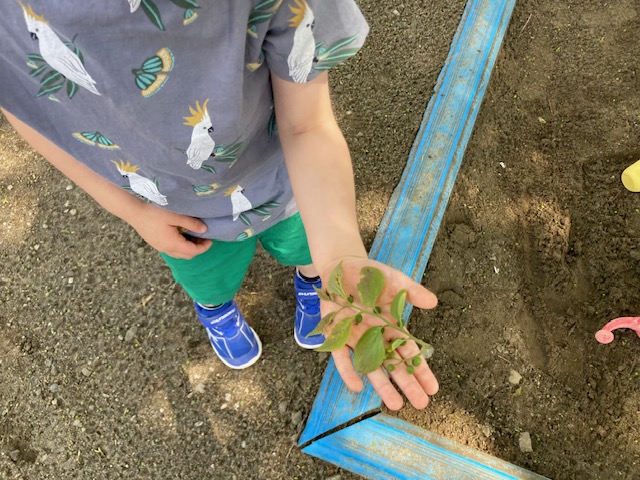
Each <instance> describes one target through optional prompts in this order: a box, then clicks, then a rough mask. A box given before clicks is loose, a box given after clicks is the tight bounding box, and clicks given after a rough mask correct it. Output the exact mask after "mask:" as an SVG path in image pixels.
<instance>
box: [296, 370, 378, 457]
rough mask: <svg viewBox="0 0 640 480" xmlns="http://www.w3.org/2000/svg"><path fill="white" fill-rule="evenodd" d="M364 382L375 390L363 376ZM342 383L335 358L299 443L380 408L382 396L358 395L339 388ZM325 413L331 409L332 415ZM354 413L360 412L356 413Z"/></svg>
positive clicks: (323, 381)
mask: <svg viewBox="0 0 640 480" xmlns="http://www.w3.org/2000/svg"><path fill="white" fill-rule="evenodd" d="M362 381H363V382H364V384H365V390H373V389H372V388H371V384H370V383H369V381H368V380H367V379H366V377H363V379H362ZM340 384H342V379H341V378H340V375H339V374H338V370H336V366H335V363H334V362H333V359H330V360H329V365H328V366H327V370H326V371H325V375H324V377H323V378H322V383H321V384H320V389H319V391H318V395H316V399H315V401H314V402H313V408H312V409H311V415H309V419H308V420H307V424H306V425H305V429H304V431H303V432H302V435H301V436H300V440H299V444H300V445H303V444H305V443H306V442H308V441H310V440H313V439H314V438H316V437H317V436H318V435H322V434H323V433H325V432H327V431H329V430H331V429H332V428H334V427H337V426H339V425H342V424H343V423H346V422H348V421H350V420H352V419H353V418H354V417H356V416H359V415H361V414H364V413H368V412H371V411H373V410H378V411H379V410H380V397H378V396H377V395H356V394H354V393H352V392H350V391H348V390H347V391H346V392H344V391H342V389H340V388H336V385H340ZM323 412H328V413H329V414H330V415H331V416H330V417H328V418H327V417H324V416H323V415H322V413H323ZM353 412H360V413H358V414H357V415H354V414H353Z"/></svg>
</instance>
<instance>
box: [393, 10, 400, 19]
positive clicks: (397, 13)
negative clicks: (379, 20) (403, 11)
mask: <svg viewBox="0 0 640 480" xmlns="http://www.w3.org/2000/svg"><path fill="white" fill-rule="evenodd" d="M391 13H393V14H394V15H395V16H396V17H399V16H400V12H399V11H398V10H394V11H392V12H391Z"/></svg>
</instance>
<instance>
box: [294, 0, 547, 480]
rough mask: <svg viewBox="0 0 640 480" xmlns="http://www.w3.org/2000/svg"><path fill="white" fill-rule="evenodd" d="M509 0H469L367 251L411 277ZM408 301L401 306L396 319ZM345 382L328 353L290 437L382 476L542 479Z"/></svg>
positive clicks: (468, 126) (466, 133) (429, 238)
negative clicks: (395, 411) (410, 419)
mask: <svg viewBox="0 0 640 480" xmlns="http://www.w3.org/2000/svg"><path fill="white" fill-rule="evenodd" d="M514 6H515V0H469V2H468V4H467V6H466V8H465V11H464V14H463V17H462V19H461V22H460V25H459V27H458V30H457V32H456V35H455V37H454V39H453V42H452V45H451V49H450V51H449V56H448V58H447V61H446V63H445V65H444V67H443V69H442V72H441V73H440V76H439V78H438V82H437V84H436V87H435V93H434V95H433V96H432V98H431V100H430V101H429V105H428V106H427V110H426V112H425V115H424V118H423V121H422V124H421V127H420V130H419V132H418V135H417V137H416V140H415V142H414V145H413V147H412V149H411V152H410V155H409V160H408V163H407V166H406V168H405V170H404V173H403V176H402V179H401V180H400V183H399V185H398V187H397V188H396V190H395V191H394V193H393V195H392V197H391V201H390V202H389V206H388V208H387V211H386V213H385V215H384V218H383V220H382V222H381V225H380V228H379V230H378V234H377V236H376V239H375V240H374V243H373V246H372V248H371V251H370V257H371V258H374V259H376V260H379V261H381V262H384V263H387V264H389V265H391V266H393V267H395V268H397V269H399V270H401V271H403V272H405V273H406V274H407V275H409V276H410V277H412V278H414V279H415V280H416V281H418V282H419V281H421V280H422V276H423V274H424V270H425V268H426V265H427V260H428V258H429V255H430V254H431V250H432V247H433V243H434V241H435V237H436V234H437V232H438V228H439V226H440V223H441V221H442V217H443V215H444V211H445V208H446V206H447V203H448V201H449V196H450V194H451V190H452V189H453V184H454V182H455V178H456V176H457V174H458V170H459V169H460V164H461V162H462V157H463V154H464V151H465V149H466V146H467V143H468V140H469V137H470V136H471V131H472V129H473V126H474V123H475V120H476V117H477V115H478V111H479V108H480V104H481V103H482V99H483V96H484V92H485V90H486V87H487V84H488V82H489V77H490V76H491V71H492V70H493V65H494V64H495V60H496V57H497V55H498V52H499V50H500V46H501V44H502V39H503V38H504V35H505V32H506V29H507V26H508V24H509V19H510V18H511V13H512V12H513V8H514ZM410 313H411V306H407V309H406V310H405V312H404V317H405V319H408V317H409V314H410ZM363 381H364V383H365V388H364V390H363V391H362V392H360V393H359V394H355V393H353V392H351V391H350V390H348V389H347V388H346V387H345V386H344V383H343V382H342V379H341V378H340V375H339V374H338V372H337V370H336V368H335V364H334V363H333V361H332V360H330V361H329V366H328V367H327V370H326V372H325V375H324V377H323V380H322V383H321V385H320V390H319V392H318V395H317V397H316V400H315V402H314V405H313V408H312V411H311V414H310V416H309V419H308V421H307V424H306V426H305V429H304V431H303V432H302V435H301V437H300V441H299V444H300V445H301V447H302V451H304V452H305V453H308V454H310V455H313V456H316V457H318V458H321V459H323V460H326V461H328V462H331V463H334V464H336V465H338V466H340V467H342V468H345V469H347V470H351V471H353V472H355V473H358V474H361V475H364V476H366V477H367V478H383V479H387V478H388V479H394V480H395V479H405V478H406V479H414V478H432V479H441V478H442V479H445V478H446V479H479V478H482V479H494V478H495V479H507V478H509V479H514V478H517V479H542V478H544V477H541V476H539V475H537V474H534V473H532V472H529V471H527V470H524V469H522V468H520V467H517V466H515V465H512V464H510V463H508V462H505V461H503V460H500V459H498V458H495V457H491V456H490V455H485V454H482V453H480V452H477V451H475V450H472V449H470V448H468V447H464V446H462V445H458V444H456V443H455V442H452V441H450V440H448V439H446V438H444V437H442V436H440V435H437V434H434V433H431V432H428V431H426V430H424V429H420V428H418V427H416V426H415V425H412V424H410V423H407V422H404V421H402V420H399V419H396V418H394V417H391V416H389V415H386V414H384V413H381V409H380V407H381V400H380V397H379V396H378V395H377V394H376V393H375V391H374V390H373V388H372V387H371V384H370V383H369V382H368V381H367V380H366V379H363Z"/></svg>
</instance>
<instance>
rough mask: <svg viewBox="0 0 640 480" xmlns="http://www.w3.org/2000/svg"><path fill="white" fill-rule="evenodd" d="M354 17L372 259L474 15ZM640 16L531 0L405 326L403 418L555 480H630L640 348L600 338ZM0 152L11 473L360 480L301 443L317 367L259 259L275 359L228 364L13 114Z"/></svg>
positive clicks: (632, 148) (0, 423) (346, 114)
mask: <svg viewBox="0 0 640 480" xmlns="http://www.w3.org/2000/svg"><path fill="white" fill-rule="evenodd" d="M360 3H361V5H362V7H363V10H364V11H365V14H366V15H367V17H368V19H369V21H370V23H371V26H372V31H371V36H370V39H369V41H368V44H367V46H366V48H365V49H364V50H363V52H362V53H361V54H360V55H359V56H358V57H357V58H356V59H354V60H353V61H351V62H349V64H348V65H346V66H344V67H340V68H339V69H338V70H337V71H336V72H335V73H334V75H333V77H332V83H333V89H334V94H335V105H336V112H337V114H338V117H339V121H340V123H341V125H342V126H343V128H344V131H345V135H346V136H347V139H348V141H349V143H350V145H351V149H352V154H353V157H354V163H355V173H356V183H357V189H358V196H359V199H360V206H359V211H360V218H361V227H362V231H363V236H364V238H365V241H366V242H367V244H368V245H370V244H371V242H372V240H373V237H374V236H375V232H376V229H377V226H378V224H379V222H380V220H381V218H382V215H383V213H384V210H385V208H386V205H387V202H388V200H389V197H390V195H391V192H392V190H393V188H394V187H395V185H396V184H397V182H398V180H399V178H400V175H401V173H402V169H403V167H404V163H405V161H406V158H407V154H408V152H409V148H410V146H411V143H412V141H413V138H414V136H415V133H416V132H417V129H418V126H419V124H420V121H421V117H422V113H423V112H424V109H425V107H426V102H427V100H428V98H429V97H430V95H431V91H432V88H433V85H434V83H435V81H436V78H437V75H438V73H439V70H440V68H441V65H442V63H443V62H444V59H445V57H446V54H447V50H448V48H449V45H450V42H451V39H452V37H453V34H454V31H455V28H456V27H457V24H458V22H459V20H460V15H461V12H462V9H463V7H464V2H463V1H460V0H458V1H451V2H438V1H435V0H429V1H424V2H413V3H401V2H399V1H394V0H383V1H377V2H372V1H369V0H367V1H362V2H360ZM418 3H420V4H419V5H417V4H418ZM639 14H640V2H638V1H637V0H619V1H617V2H603V1H597V0H567V1H564V2H557V1H555V0H518V2H517V5H516V9H515V12H514V15H513V19H512V23H511V26H510V28H509V31H508V34H507V37H506V39H505V42H504V47H503V50H502V52H501V54H500V57H499V59H498V62H497V65H496V69H495V72H494V74H493V76H492V80H491V83H490V85H489V88H488V91H487V95H486V98H485V102H484V105H483V107H482V110H481V113H480V116H479V119H478V122H477V125H476V129H475V132H474V135H473V137H472V139H471V143H470V146H469V149H468V151H467V154H466V156H465V160H464V163H463V167H462V169H461V171H460V174H459V177H458V181H457V184H456V187H455V189H454V192H453V194H452V198H451V202H450V205H449V208H448V211H447V213H446V216H445V219H444V222H443V225H442V227H441V231H440V234H439V237H438V239H437V241H436V244H435V248H434V251H433V254H432V256H431V260H430V263H429V266H428V269H427V272H426V274H425V280H424V283H425V285H427V286H428V287H429V288H431V289H432V290H434V291H435V292H436V293H437V294H438V295H439V298H440V305H439V307H437V309H436V310H434V311H432V312H427V313H419V312H416V313H415V314H414V315H413V317H412V327H413V329H414V331H415V333H416V334H417V335H418V336H420V337H422V338H425V339H427V340H428V341H430V342H431V343H432V344H433V345H434V346H435V348H436V354H435V356H434V358H433V359H432V361H431V364H432V367H433V369H434V371H435V372H436V374H437V375H438V377H439V379H440V382H441V391H440V393H439V394H438V395H437V396H436V397H434V399H433V401H432V404H431V406H430V407H429V408H428V409H427V410H425V411H415V410H413V409H411V408H408V407H407V408H405V409H403V410H402V411H401V412H399V414H398V415H399V416H401V417H402V418H405V419H407V420H409V421H411V422H413V423H415V424H418V425H420V426H423V427H425V428H427V429H429V430H432V431H434V432H436V433H440V434H442V435H445V436H447V437H448V438H451V439H453V440H455V441H457V442H460V443H463V444H466V445H469V446H471V447H473V448H476V449H478V450H481V451H484V452H487V453H490V454H492V455H495V456H497V457H500V458H502V459H504V460H507V461H510V462H513V463H516V464H518V465H521V466H523V467H525V468H528V469H530V470H533V471H535V472H537V473H540V474H542V475H545V476H548V477H550V478H554V479H581V480H582V479H614V478H621V479H634V478H640V444H639V441H640V440H639V439H640V435H639V430H640V426H639V425H640V422H639V420H640V356H639V354H638V352H639V351H640V350H639V349H640V339H638V338H637V337H636V336H635V335H634V334H632V333H630V332H619V333H616V340H615V341H614V343H613V344H610V345H600V344H598V343H597V342H596V341H595V339H594V333H595V332H596V331H597V330H598V329H599V328H600V327H601V326H602V325H603V324H604V323H606V322H607V321H609V320H610V319H612V318H614V317H617V316H623V315H636V314H640V288H638V286H639V284H640V281H638V278H639V274H640V267H639V265H638V260H640V250H638V249H637V247H636V243H637V236H638V232H639V231H640V197H638V196H637V195H638V194H632V193H630V192H628V191H626V190H625V189H624V188H623V187H622V185H621V183H620V181H619V176H620V173H621V172H622V170H623V169H624V168H625V167H626V166H627V165H629V164H631V163H633V162H634V161H636V160H638V159H640V146H639V145H640V144H639V141H638V140H639V138H638V137H639V132H640V119H639V117H638V115H639V114H640V88H639V87H640V85H639V81H638V76H637V74H636V65H637V52H638V51H640V38H639V37H638V35H637V32H638V31H639V29H640V25H639V24H640V17H639V16H638V15H639ZM0 158H1V161H0V188H1V190H0V208H1V209H2V216H1V220H0V222H1V228H0V262H1V264H2V267H1V271H0V476H1V477H2V478H5V477H6V478H25V479H31V478H38V479H40V478H52V479H53V478H55V479H63V478H74V479H101V478H105V479H106V478H108V479H113V478H185V479H192V478H193V479H196V478H198V479H200V478H215V479H234V478H243V479H244V478H247V479H253V478H255V479H280V478H305V479H324V478H330V477H331V478H334V479H337V478H341V479H343V480H345V479H346V480H348V479H355V478H356V477H355V476H354V475H352V474H351V473H349V472H345V471H341V470H339V469H337V468H336V467H334V466H332V465H329V464H327V463H325V462H323V461H320V460H317V459H314V458H312V457H309V456H307V455H305V454H302V453H301V452H300V451H299V450H298V449H297V447H296V446H295V440H296V438H297V435H298V434H299V433H300V431H301V429H302V428H303V425H304V420H305V418H306V416H307V415H308V413H309V410H310V408H311V404H312V402H313V399H314V397H315V394H316V392H317V388H318V384H319V380H320V378H321V375H322V372H323V370H324V368H325V364H326V358H327V357H326V356H323V355H317V354H315V353H310V352H304V351H301V350H299V349H298V348H297V347H296V346H295V343H294V342H293V340H292V338H291V335H290V330H291V323H292V320H291V316H292V313H293V297H292V295H291V291H292V281H291V272H290V271H289V270H288V269H285V268H282V267H280V266H278V265H277V264H275V262H274V261H273V260H271V259H270V258H268V257H267V256H266V255H265V254H264V253H263V252H260V253H259V254H258V257H257V259H256V262H254V265H253V266H252V268H251V271H250V272H249V276H248V278H247V281H246V283H245V286H244V288H243V290H242V291H241V293H240V295H239V299H238V300H239V303H240V305H241V307H242V309H243V311H244V313H245V314H246V316H247V317H248V318H250V320H251V323H252V324H253V326H254V327H255V328H256V329H257V330H258V331H259V333H260V334H261V337H262V340H263V344H264V354H263V359H262V361H261V362H259V363H258V364H257V365H256V366H254V367H252V368H251V369H248V370H246V371H242V372H235V371H229V370H228V369H225V368H224V367H223V366H222V365H221V364H220V363H219V362H218V361H217V359H215V357H214V356H213V353H212V352H211V350H210V346H209V344H208V340H207V338H206V334H205V332H204V331H203V330H202V329H201V327H200V326H199V325H197V323H196V322H195V319H194V316H193V312H192V307H191V305H190V302H189V300H188V298H187V297H186V295H185V294H184V293H183V292H182V291H181V290H180V288H179V287H177V286H176V285H175V284H174V282H173V281H172V279H171V276H170V274H169V272H168V270H167V269H166V268H165V267H164V266H163V264H162V262H161V261H160V260H159V258H158V257H157V255H156V254H155V252H153V251H152V249H150V248H149V247H148V246H146V245H145V244H144V242H143V241H142V240H140V239H139V238H138V237H137V236H136V235H135V233H134V232H133V231H132V230H131V229H130V228H129V227H127V226H126V225H124V224H122V223H121V222H119V221H117V220H115V219H114V218H112V217H110V216H109V215H108V214H106V213H104V212H102V211H100V210H99V208H97V207H96V206H95V204H94V203H93V202H92V200H91V199H89V198H88V197H87V196H86V195H85V194H84V193H82V192H80V191H79V189H77V188H75V187H73V186H72V185H70V184H69V182H68V181H67V180H65V179H64V178H63V177H62V176H60V175H59V174H58V173H57V172H55V171H54V170H53V169H52V168H51V167H49V166H48V164H46V163H45V162H44V161H43V160H41V159H40V158H38V157H37V156H36V155H35V154H34V153H32V152H31V151H30V150H29V149H28V147H27V146H26V145H25V144H24V143H23V142H21V141H20V140H19V139H18V138H17V137H16V136H15V134H14V133H13V132H12V131H11V129H10V127H9V126H8V125H7V124H6V122H5V123H4V124H3V125H2V126H1V127H0ZM511 370H514V371H516V372H517V373H518V374H519V375H520V376H521V377H522V378H521V379H520V381H519V383H517V384H512V383H510V382H509V376H510V375H513V374H511ZM512 381H514V380H513V378H512ZM524 432H528V433H529V434H530V436H531V439H532V448H533V451H532V452H522V451H521V449H520V448H519V443H518V440H519V437H520V435H521V434H522V433H524Z"/></svg>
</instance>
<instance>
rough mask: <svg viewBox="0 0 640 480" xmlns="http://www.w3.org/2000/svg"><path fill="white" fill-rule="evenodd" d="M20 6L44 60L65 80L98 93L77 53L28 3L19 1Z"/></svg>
mask: <svg viewBox="0 0 640 480" xmlns="http://www.w3.org/2000/svg"><path fill="white" fill-rule="evenodd" d="M20 6H21V7H22V11H23V12H24V20H25V22H26V23H27V30H29V32H30V33H31V37H32V38H33V39H34V40H38V45H39V47H40V55H41V56H42V58H43V59H44V61H45V62H47V64H48V65H49V66H50V67H51V68H52V69H53V70H56V71H57V72H59V73H60V74H61V75H63V76H64V77H65V78H66V79H67V80H71V81H72V82H73V83H75V84H77V85H78V86H80V87H83V88H86V89H87V90H89V91H90V92H91V93H94V94H96V95H100V93H99V92H98V89H97V88H96V85H95V84H96V82H95V80H94V79H93V78H91V75H89V74H88V73H87V71H86V70H85V68H84V65H83V64H82V61H81V60H80V58H79V57H78V55H76V54H75V52H73V51H71V50H70V49H69V47H67V46H66V45H65V44H64V42H63V41H62V40H60V38H58V36H57V35H56V33H55V32H54V31H53V29H52V28H51V27H50V26H49V22H47V21H46V20H45V19H44V17H42V16H41V15H36V13H35V12H34V11H33V9H32V8H31V6H30V5H29V6H24V5H23V4H22V3H20Z"/></svg>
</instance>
